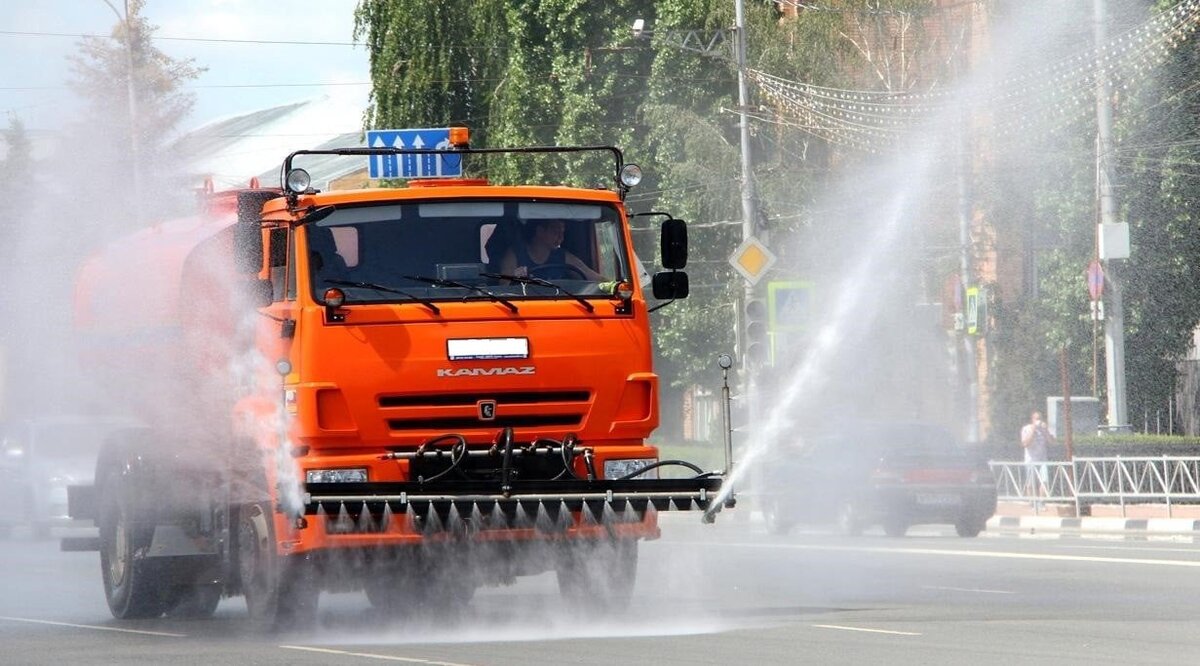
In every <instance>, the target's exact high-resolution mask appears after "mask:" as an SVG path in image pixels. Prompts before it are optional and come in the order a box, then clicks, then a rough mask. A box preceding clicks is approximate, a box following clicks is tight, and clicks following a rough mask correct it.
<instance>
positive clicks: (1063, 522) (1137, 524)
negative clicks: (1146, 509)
mask: <svg viewBox="0 0 1200 666" xmlns="http://www.w3.org/2000/svg"><path fill="white" fill-rule="evenodd" d="M987 529H988V531H989V532H1027V533H1036V532H1063V533H1088V534H1122V533H1127V532H1137V533H1148V534H1178V535H1186V536H1196V535H1200V520H1196V519H1192V518H1102V517H1085V518H1059V517H1052V516H993V517H992V518H991V519H989V520H988V522H987Z"/></svg>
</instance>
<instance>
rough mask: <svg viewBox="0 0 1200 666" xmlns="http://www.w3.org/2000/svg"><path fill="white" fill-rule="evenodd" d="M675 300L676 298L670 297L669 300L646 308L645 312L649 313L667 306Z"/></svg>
mask: <svg viewBox="0 0 1200 666" xmlns="http://www.w3.org/2000/svg"><path fill="white" fill-rule="evenodd" d="M677 300H678V299H675V298H672V299H671V300H669V301H667V302H666V303H659V304H658V305H656V306H654V307H652V308H650V309H649V310H646V314H650V313H651V312H654V311H655V310H661V309H663V308H665V307H667V306H668V305H670V304H672V303H674V302H675V301H677Z"/></svg>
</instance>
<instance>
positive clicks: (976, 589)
mask: <svg viewBox="0 0 1200 666" xmlns="http://www.w3.org/2000/svg"><path fill="white" fill-rule="evenodd" d="M921 587H923V588H925V589H926V590H946V591H947V592H976V593H978V594H1016V592H1013V591H1012V590H985V589H983V588H979V587H947V586H943V585H922V586H921Z"/></svg>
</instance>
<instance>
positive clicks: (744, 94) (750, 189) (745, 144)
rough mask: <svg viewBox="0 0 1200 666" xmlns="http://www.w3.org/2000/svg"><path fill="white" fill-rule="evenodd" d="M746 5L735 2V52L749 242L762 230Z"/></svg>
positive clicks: (744, 223)
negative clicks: (752, 148) (757, 203)
mask: <svg viewBox="0 0 1200 666" xmlns="http://www.w3.org/2000/svg"><path fill="white" fill-rule="evenodd" d="M743 4H744V3H743V0H734V8H735V19H734V31H735V32H736V37H737V39H736V41H735V42H734V47H733V49H734V58H735V61H736V62H737V78H738V128H739V130H740V139H741V148H742V240H746V239H747V238H750V237H752V236H754V234H755V232H757V231H758V228H757V227H758V225H757V219H758V211H757V210H756V209H755V205H754V175H753V165H752V163H751V161H750V119H749V114H747V107H748V105H749V104H750V93H749V90H748V88H747V85H746V12H745V7H744V6H743Z"/></svg>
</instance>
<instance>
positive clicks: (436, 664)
mask: <svg viewBox="0 0 1200 666" xmlns="http://www.w3.org/2000/svg"><path fill="white" fill-rule="evenodd" d="M279 647H281V648H283V649H284V650H301V651H304V652H320V653H321V654H336V655H340V656H343V657H362V658H364V659H382V660H383V661H402V662H404V663H406V664H428V665H429V666H471V664H461V663H458V662H453V661H435V660H432V659H417V658H416V657H397V656H395V655H390V654H373V653H371V652H348V651H346V650H333V649H330V648H319V647H308V646H305V645H280V646H279Z"/></svg>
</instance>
